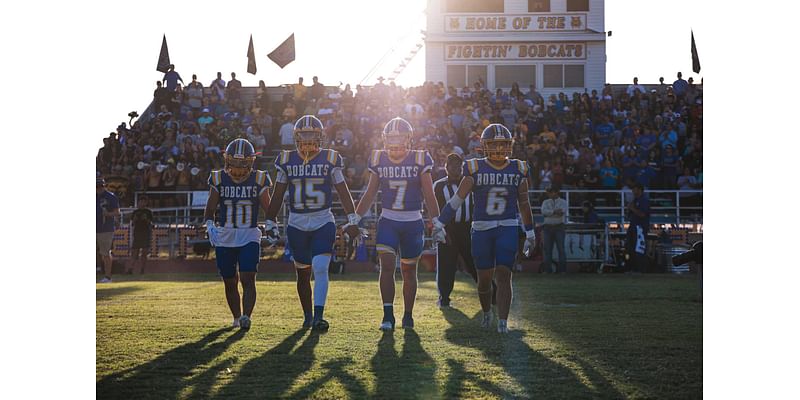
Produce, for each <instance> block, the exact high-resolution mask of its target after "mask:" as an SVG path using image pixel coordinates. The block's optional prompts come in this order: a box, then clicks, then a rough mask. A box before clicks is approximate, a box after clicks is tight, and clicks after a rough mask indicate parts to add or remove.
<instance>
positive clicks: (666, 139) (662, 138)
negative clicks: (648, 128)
mask: <svg viewBox="0 0 800 400" xmlns="http://www.w3.org/2000/svg"><path fill="white" fill-rule="evenodd" d="M658 143H659V144H660V146H661V149H665V148H666V147H667V146H672V148H675V147H677V146H678V132H676V131H675V127H674V126H673V124H671V123H667V124H666V126H665V127H664V130H663V131H661V135H659V136H658Z"/></svg>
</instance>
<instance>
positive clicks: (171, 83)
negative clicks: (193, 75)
mask: <svg viewBox="0 0 800 400" xmlns="http://www.w3.org/2000/svg"><path fill="white" fill-rule="evenodd" d="M162 81H164V82H166V84H167V90H169V91H175V88H177V87H178V81H181V83H183V79H182V78H181V76H180V74H178V73H177V72H175V64H170V65H169V69H168V70H167V73H166V74H164V79H162Z"/></svg>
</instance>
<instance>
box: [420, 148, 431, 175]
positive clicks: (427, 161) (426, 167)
mask: <svg viewBox="0 0 800 400" xmlns="http://www.w3.org/2000/svg"><path fill="white" fill-rule="evenodd" d="M423 153H424V155H423V157H424V158H423V161H422V173H423V174H424V173H426V172H431V170H432V169H433V157H431V154H430V153H428V152H427V151H424V150H423Z"/></svg>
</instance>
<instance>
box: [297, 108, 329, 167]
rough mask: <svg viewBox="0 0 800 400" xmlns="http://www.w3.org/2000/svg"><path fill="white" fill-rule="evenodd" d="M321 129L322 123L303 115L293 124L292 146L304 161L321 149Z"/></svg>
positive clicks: (312, 117) (322, 137)
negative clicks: (293, 145)
mask: <svg viewBox="0 0 800 400" xmlns="http://www.w3.org/2000/svg"><path fill="white" fill-rule="evenodd" d="M323 129H324V127H323V126H322V121H320V120H319V119H318V118H317V117H315V116H313V115H303V116H302V117H300V119H298V120H297V122H295V123H294V144H295V146H296V147H297V154H299V155H300V157H302V158H303V159H304V160H309V159H311V157H314V156H315V155H316V154H317V153H318V152H319V151H320V149H321V148H322V141H323V139H324V133H323Z"/></svg>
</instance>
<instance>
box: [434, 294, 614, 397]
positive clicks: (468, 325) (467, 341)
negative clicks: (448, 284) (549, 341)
mask: <svg viewBox="0 0 800 400" xmlns="http://www.w3.org/2000/svg"><path fill="white" fill-rule="evenodd" d="M442 313H443V314H444V317H445V319H446V320H447V322H449V323H450V327H449V328H448V329H447V330H446V331H445V338H446V339H447V340H448V341H449V342H451V343H453V344H454V345H457V346H461V347H471V348H475V349H477V350H480V351H481V352H483V355H484V356H485V357H486V359H487V360H489V362H491V363H492V364H495V365H497V366H499V367H501V368H503V370H504V371H505V372H506V374H508V376H510V377H511V378H513V379H514V380H515V381H516V382H517V384H518V385H519V386H521V387H522V388H523V389H524V392H523V393H508V389H501V391H500V392H499V393H503V396H502V397H525V398H542V397H545V398H546V397H552V396H558V395H559V394H561V395H563V394H564V393H570V394H581V395H582V396H585V397H593V396H595V395H596V393H595V392H594V391H593V390H592V389H590V388H588V387H586V385H584V384H583V383H581V381H580V379H579V378H578V377H577V376H576V375H575V373H574V372H573V371H571V370H570V369H569V368H566V367H564V366H562V365H560V364H558V363H556V362H553V361H552V360H550V359H548V358H547V357H545V356H543V355H542V354H539V353H538V352H535V351H533V349H531V348H530V347H529V346H528V344H527V343H525V341H524V340H523V337H524V332H522V331H519V330H512V331H511V332H509V333H508V334H505V335H502V334H499V333H497V331H496V330H495V327H494V326H493V327H492V329H486V330H484V329H481V328H480V322H479V318H480V315H481V311H478V313H477V314H476V315H475V316H474V317H473V318H469V317H467V316H466V314H464V313H463V312H461V311H460V310H458V309H455V308H446V309H443V310H442ZM448 363H449V364H450V376H449V378H448V382H447V386H446V391H447V392H448V393H454V395H456V397H457V395H458V394H460V393H461V391H462V390H463V384H464V383H463V382H464V381H465V380H467V379H474V375H475V373H474V372H469V371H467V370H466V369H465V368H464V365H463V363H458V362H457V361H453V362H452V363H451V361H450V360H448ZM459 375H460V376H459ZM473 382H475V381H474V380H473ZM476 383H477V384H478V386H480V387H481V388H483V389H484V390H487V391H488V392H489V393H497V392H496V390H497V386H496V384H492V383H491V382H488V381H485V380H483V379H479V380H478V381H477V382H476ZM620 396H621V395H620ZM446 397H451V396H446Z"/></svg>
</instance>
